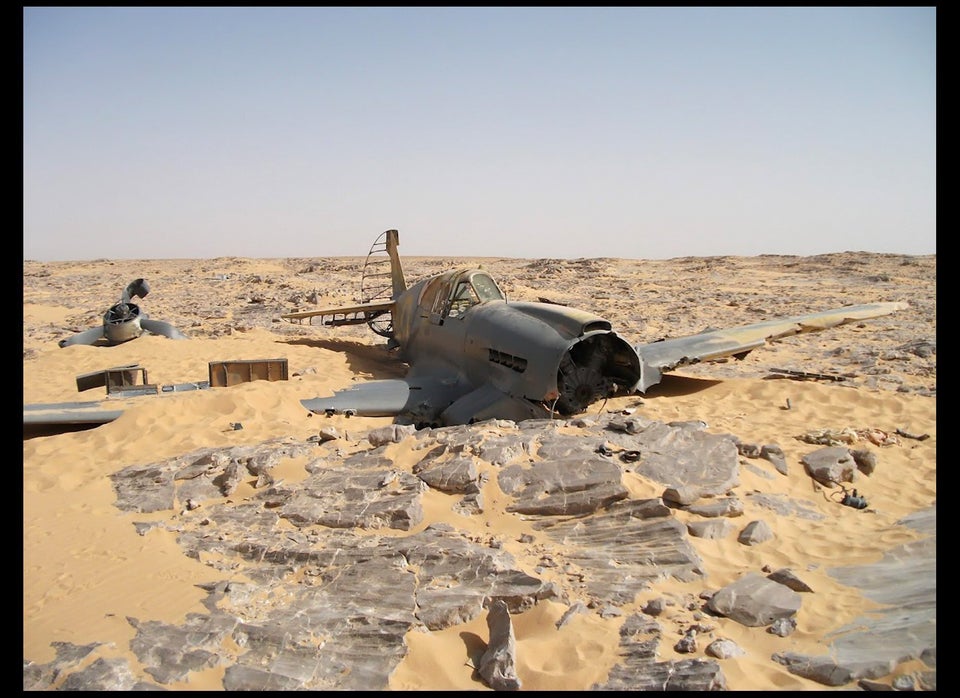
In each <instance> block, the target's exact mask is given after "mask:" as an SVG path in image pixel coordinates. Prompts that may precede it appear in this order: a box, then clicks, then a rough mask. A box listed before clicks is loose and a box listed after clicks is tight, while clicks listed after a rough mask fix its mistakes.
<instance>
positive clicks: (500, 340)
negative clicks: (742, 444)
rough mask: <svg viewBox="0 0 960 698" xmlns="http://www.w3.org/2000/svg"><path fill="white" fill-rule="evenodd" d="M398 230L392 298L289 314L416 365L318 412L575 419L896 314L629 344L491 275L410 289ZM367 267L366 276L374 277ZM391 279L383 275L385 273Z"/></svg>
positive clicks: (441, 420)
mask: <svg viewBox="0 0 960 698" xmlns="http://www.w3.org/2000/svg"><path fill="white" fill-rule="evenodd" d="M398 245H399V236H398V233H397V231H396V230H388V231H386V232H385V233H383V234H382V235H381V236H380V237H379V238H378V240H377V242H375V243H374V245H373V247H371V251H370V255H368V258H367V265H370V263H371V258H372V256H373V255H374V254H375V252H382V251H385V252H386V253H387V255H388V261H389V264H390V274H389V275H390V278H391V285H390V287H389V292H390V297H389V298H385V297H379V299H378V297H375V296H373V295H371V294H365V295H371V297H370V298H369V299H365V301H364V302H362V303H359V304H357V305H354V306H348V307H341V308H330V309H322V310H306V311H298V312H291V313H286V314H284V315H282V317H283V318H284V319H286V320H288V321H291V322H292V321H302V320H304V319H309V320H310V321H311V322H312V320H313V318H320V319H321V323H322V324H324V325H328V326H339V325H351V324H362V323H367V324H369V325H370V327H371V329H373V330H374V332H376V333H377V334H380V335H382V336H384V337H386V338H387V339H388V345H389V346H390V347H391V348H392V349H393V350H395V351H396V353H397V357H398V358H399V359H400V360H401V361H404V362H406V363H407V364H408V365H409V367H410V368H409V370H408V373H407V375H406V376H405V377H404V378H402V379H391V380H375V381H368V382H365V383H360V384H358V385H356V386H354V387H351V388H347V389H344V390H340V391H337V392H336V393H334V395H333V396H330V397H317V398H312V399H308V400H303V401H301V402H302V404H303V405H304V406H305V407H306V408H307V409H309V410H310V411H312V412H315V413H318V414H325V413H326V414H356V415H362V416H393V417H395V418H396V419H397V421H402V422H406V423H413V424H418V425H422V426H425V425H444V426H446V425H454V424H467V423H472V422H478V421H482V420H486V419H493V418H496V419H511V420H514V421H521V420H525V419H531V418H550V417H553V416H561V417H567V416H572V415H575V414H578V413H581V412H583V411H585V410H586V409H587V408H588V407H589V406H590V405H591V404H593V403H595V402H597V401H600V400H603V399H606V398H610V397H617V396H624V395H630V394H637V393H644V392H646V390H647V389H648V388H650V387H651V386H653V385H656V384H657V383H659V382H660V380H661V378H662V376H663V374H664V373H665V372H667V371H670V370H672V369H674V368H677V367H678V366H682V365H685V364H693V363H698V362H701V361H713V360H716V359H719V358H722V357H726V356H736V357H739V358H742V357H743V356H744V355H746V354H747V353H748V352H750V351H752V350H753V349H755V348H757V347H759V346H762V345H763V344H765V343H766V342H768V341H770V340H773V339H777V338H781V337H786V336H789V335H793V334H799V333H802V332H813V331H818V330H823V329H826V328H829V327H834V326H836V325H841V324H845V323H848V322H854V321H859V320H864V319H869V318H874V317H879V316H882V315H887V314H889V313H892V312H895V311H897V310H902V309H905V308H907V307H909V306H908V305H907V304H906V303H869V304H863V305H855V306H848V307H844V308H838V309H834V310H828V311H824V312H819V313H812V314H808V315H801V316H796V317H788V318H779V319H775V320H768V321H764V322H759V323H755V324H751V325H744V326H741V327H734V328H730V329H723V330H714V331H710V332H702V333H699V334H695V335H690V336H687V337H680V338H676V339H668V340H664V341H659V342H653V343H650V344H638V345H631V344H629V343H628V342H627V341H626V340H624V339H623V338H622V337H620V336H619V335H618V334H617V333H616V332H615V331H614V330H613V328H612V325H611V323H610V322H609V321H608V320H606V319H604V318H602V317H600V316H598V315H595V314H593V313H590V312H588V311H584V310H578V309H576V308H570V307H567V306H563V305H558V304H553V303H544V302H515V301H508V300H507V299H506V296H505V295H504V294H503V292H502V291H501V290H500V288H499V286H498V285H497V283H496V281H494V279H493V278H492V277H491V276H490V275H489V274H487V272H485V271H484V270H482V269H476V268H468V267H462V268H457V269H452V270H450V271H446V272H443V273H441V274H438V275H435V276H431V277H428V278H426V279H423V280H421V281H419V282H417V283H415V284H413V285H412V286H409V287H408V286H407V285H406V282H405V280H404V276H403V269H402V266H401V263H400V258H399V255H398V253H397V247H398ZM367 265H365V267H364V269H365V272H366V269H367ZM377 275H380V276H382V274H374V275H371V276H377Z"/></svg>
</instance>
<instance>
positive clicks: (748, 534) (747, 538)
mask: <svg viewBox="0 0 960 698" xmlns="http://www.w3.org/2000/svg"><path fill="white" fill-rule="evenodd" d="M768 540H773V530H772V529H771V528H770V524H768V523H767V522H766V521H762V520H761V521H751V522H750V523H748V524H747V525H746V526H744V527H743V530H742V531H740V535H738V536H737V542H739V543H742V544H743V545H759V544H760V543H766V542H767V541H768Z"/></svg>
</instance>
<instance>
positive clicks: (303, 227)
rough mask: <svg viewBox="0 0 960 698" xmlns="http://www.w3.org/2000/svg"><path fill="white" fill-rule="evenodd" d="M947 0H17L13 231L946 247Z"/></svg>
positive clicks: (449, 251)
mask: <svg viewBox="0 0 960 698" xmlns="http://www.w3.org/2000/svg"><path fill="white" fill-rule="evenodd" d="M936 19H937V17H936V8H935V7H933V6H931V7H813V8H790V7H766V8H765V7H744V8H734V7H704V8H691V7H664V8H655V7H623V8H621V7H609V8H603V7H601V8H577V7H555V8H515V7H447V8H443V7H441V8H429V7H406V8H404V7H401V8H381V7H342V8H330V7H287V8H258V7H209V8H201V7H169V8H159V7H90V8H84V7H25V8H24V10H23V256H24V258H25V259H36V260H42V261H56V260H84V259H98V258H111V259H124V258H150V259H164V258H205V257H218V256H239V257H327V256H341V255H350V256H353V255H364V254H366V252H367V251H368V250H369V248H370V245H371V243H372V242H373V241H374V240H375V239H376V237H377V236H378V235H379V234H380V233H381V232H383V231H384V230H386V229H388V228H397V229H398V230H399V231H400V250H401V253H402V254H406V255H449V256H496V257H520V258H539V257H558V258H580V257H625V258H637V259H663V258H670V257H679V256H688V255H690V256H711V255H724V254H732V255H757V254H800V255H809V254H820V253H825V252H839V251H847V250H865V251H872V252H900V253H906V254H932V253H935V252H936V125H937V124H936Z"/></svg>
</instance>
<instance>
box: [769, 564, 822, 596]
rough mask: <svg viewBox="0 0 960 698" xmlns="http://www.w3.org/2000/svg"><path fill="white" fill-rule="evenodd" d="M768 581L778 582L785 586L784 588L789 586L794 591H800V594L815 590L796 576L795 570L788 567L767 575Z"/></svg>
mask: <svg viewBox="0 0 960 698" xmlns="http://www.w3.org/2000/svg"><path fill="white" fill-rule="evenodd" d="M767 579H770V580H772V581H774V582H777V583H778V584H783V585H784V586H788V587H790V588H791V589H793V590H794V591H799V592H812V591H813V589H811V588H810V586H809V585H808V584H807V583H806V582H804V581H803V580H802V579H800V578H799V577H798V576H797V575H796V574H794V572H793V570H791V569H789V568H787V567H783V568H781V569H779V570H776V571H775V572H771V573H770V574H768V575H767Z"/></svg>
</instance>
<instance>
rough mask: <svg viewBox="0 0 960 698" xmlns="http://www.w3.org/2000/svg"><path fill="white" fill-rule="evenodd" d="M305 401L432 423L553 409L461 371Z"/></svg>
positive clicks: (324, 410)
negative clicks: (461, 375) (473, 379)
mask: <svg viewBox="0 0 960 698" xmlns="http://www.w3.org/2000/svg"><path fill="white" fill-rule="evenodd" d="M300 404H302V405H303V406H304V407H306V408H307V409H308V410H310V411H311V412H315V413H317V414H347V415H359V416H361V417H398V418H403V419H405V420H409V422H410V423H413V424H430V425H436V424H441V425H450V424H466V423H468V422H470V421H482V420H484V419H488V418H492V417H496V418H498V419H513V420H516V421H520V420H523V419H530V418H533V417H546V416H547V415H548V413H547V412H546V410H545V408H543V407H537V406H536V405H534V404H532V403H531V402H530V401H528V400H523V399H521V398H516V397H512V396H510V395H507V394H506V393H504V392H502V391H500V390H498V389H496V388H494V387H493V386H491V385H486V384H485V385H481V386H479V387H473V386H471V385H470V384H468V383H467V382H466V381H465V380H463V379H461V378H459V377H455V376H451V377H442V376H440V375H432V374H423V375H419V376H418V375H412V376H407V377H406V378H397V379H388V380H374V381H366V382H363V383H358V384H357V385H354V386H352V387H350V388H344V389H343V390H338V391H336V392H335V393H334V394H333V395H332V396H330V397H316V398H310V399H308V400H301V401H300Z"/></svg>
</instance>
